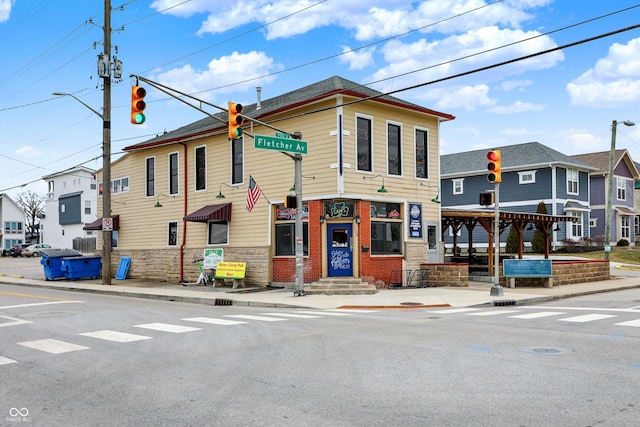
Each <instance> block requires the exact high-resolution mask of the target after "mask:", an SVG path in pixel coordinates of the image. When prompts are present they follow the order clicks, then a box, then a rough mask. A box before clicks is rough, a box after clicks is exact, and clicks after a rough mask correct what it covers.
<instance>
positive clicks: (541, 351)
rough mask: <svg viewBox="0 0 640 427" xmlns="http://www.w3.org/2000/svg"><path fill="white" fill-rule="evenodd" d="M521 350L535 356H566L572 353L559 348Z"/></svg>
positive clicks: (528, 348)
mask: <svg viewBox="0 0 640 427" xmlns="http://www.w3.org/2000/svg"><path fill="white" fill-rule="evenodd" d="M520 350H522V351H524V352H525V353H533V354H566V353H571V350H567V349H563V348H557V347H523V348H521V349H520Z"/></svg>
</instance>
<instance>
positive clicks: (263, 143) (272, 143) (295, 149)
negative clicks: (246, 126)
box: [253, 135, 307, 154]
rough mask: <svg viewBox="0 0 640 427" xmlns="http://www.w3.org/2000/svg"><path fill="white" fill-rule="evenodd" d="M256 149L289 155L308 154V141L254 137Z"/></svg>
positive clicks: (264, 136)
mask: <svg viewBox="0 0 640 427" xmlns="http://www.w3.org/2000/svg"><path fill="white" fill-rule="evenodd" d="M253 144H254V147H255V148H261V149H263V150H275V151H285V152H287V153H295V154H307V141H300V140H297V139H291V138H282V137H277V136H266V135H254V136H253Z"/></svg>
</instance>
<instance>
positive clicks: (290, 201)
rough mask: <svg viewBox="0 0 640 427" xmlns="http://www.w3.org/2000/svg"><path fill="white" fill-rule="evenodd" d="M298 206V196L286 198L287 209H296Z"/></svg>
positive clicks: (285, 205)
mask: <svg viewBox="0 0 640 427" xmlns="http://www.w3.org/2000/svg"><path fill="white" fill-rule="evenodd" d="M297 204H298V198H297V197H296V196H285V198H284V207H285V208H289V209H291V208H293V209H295V208H296V205H297Z"/></svg>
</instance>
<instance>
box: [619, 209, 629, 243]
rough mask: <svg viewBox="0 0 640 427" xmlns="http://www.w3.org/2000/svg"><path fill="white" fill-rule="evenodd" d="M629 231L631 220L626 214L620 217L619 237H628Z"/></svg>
mask: <svg viewBox="0 0 640 427" xmlns="http://www.w3.org/2000/svg"><path fill="white" fill-rule="evenodd" d="M630 232H631V221H630V220H629V217H628V216H627V215H624V216H621V217H620V237H622V238H623V239H627V240H628V239H629V233H630Z"/></svg>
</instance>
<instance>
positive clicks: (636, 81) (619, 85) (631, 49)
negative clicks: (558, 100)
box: [566, 38, 640, 107]
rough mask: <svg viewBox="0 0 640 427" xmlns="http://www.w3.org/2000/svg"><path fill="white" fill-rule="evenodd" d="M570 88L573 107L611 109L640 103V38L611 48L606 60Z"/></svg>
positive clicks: (598, 62)
mask: <svg viewBox="0 0 640 427" xmlns="http://www.w3.org/2000/svg"><path fill="white" fill-rule="evenodd" d="M566 89H567V92H568V93H569V96H570V97H571V104H573V105H580V106H590V107H609V106H619V105H622V104H624V103H630V102H637V101H638V100H640V38H636V39H633V40H631V41H629V42H628V43H627V44H626V45H622V44H619V43H614V44H613V45H611V47H610V48H609V52H608V53H607V56H606V57H604V58H601V59H599V60H598V61H597V62H596V64H595V66H594V67H593V68H591V69H590V70H588V71H586V72H585V73H583V74H582V75H581V76H580V77H578V78H577V79H575V80H573V81H572V82H571V83H569V84H567V87H566Z"/></svg>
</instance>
